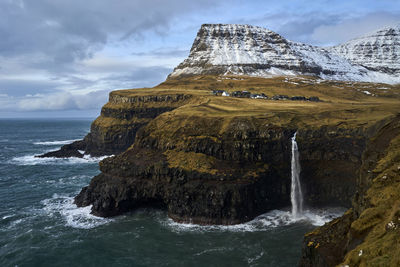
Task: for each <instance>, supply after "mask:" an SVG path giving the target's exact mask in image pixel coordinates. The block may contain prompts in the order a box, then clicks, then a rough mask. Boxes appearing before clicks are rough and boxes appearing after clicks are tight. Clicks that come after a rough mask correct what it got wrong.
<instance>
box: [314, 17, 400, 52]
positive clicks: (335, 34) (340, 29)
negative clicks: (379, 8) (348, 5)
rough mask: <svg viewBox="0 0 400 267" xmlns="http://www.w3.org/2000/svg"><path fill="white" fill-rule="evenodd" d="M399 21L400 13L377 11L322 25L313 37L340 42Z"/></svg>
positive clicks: (330, 42) (328, 41)
mask: <svg viewBox="0 0 400 267" xmlns="http://www.w3.org/2000/svg"><path fill="white" fill-rule="evenodd" d="M399 23H400V13H399V14H393V13H389V12H375V13H370V14H367V15H364V16H361V17H357V18H352V19H346V20H342V21H338V22H336V23H332V24H330V25H320V26H318V27H316V28H315V29H314V31H313V33H312V35H311V38H312V39H313V40H315V41H316V42H319V43H324V44H328V45H329V44H338V43H342V42H345V41H348V40H350V39H352V38H356V37H359V36H362V35H365V34H368V33H370V32H374V31H376V30H379V29H380V28H383V27H387V26H388V25H395V24H399Z"/></svg>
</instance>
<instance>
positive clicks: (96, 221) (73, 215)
mask: <svg viewBox="0 0 400 267" xmlns="http://www.w3.org/2000/svg"><path fill="white" fill-rule="evenodd" d="M41 203H42V204H43V205H44V208H43V210H44V211H45V212H46V213H47V214H48V216H50V217H54V216H61V217H62V219H63V220H64V221H65V223H66V225H67V226H70V227H73V228H79V229H91V228H94V227H97V226H100V225H103V224H107V223H109V222H111V221H113V220H112V219H106V218H101V217H97V216H94V215H92V214H90V211H91V208H92V206H87V207H83V208H78V207H77V206H76V205H75V204H74V198H73V197H70V196H66V195H59V194H54V195H53V197H52V198H49V199H45V200H42V202H41Z"/></svg>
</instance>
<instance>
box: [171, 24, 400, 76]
mask: <svg viewBox="0 0 400 267" xmlns="http://www.w3.org/2000/svg"><path fill="white" fill-rule="evenodd" d="M399 28H400V27H397V28H396V27H395V28H386V29H382V30H380V31H378V32H376V33H373V34H371V35H368V36H365V37H360V38H358V39H354V40H351V41H349V42H347V43H345V44H343V45H340V46H335V47H330V48H322V47H317V46H311V45H307V44H302V43H298V42H292V41H289V40H287V39H285V38H283V37H282V36H280V35H279V34H277V33H275V32H272V31H270V30H267V29H264V28H261V27H256V26H250V25H238V24H204V25H202V27H201V28H200V30H199V32H198V34H197V36H196V38H195V40H194V42H193V46H192V48H191V51H190V55H189V57H188V58H187V59H185V60H184V61H183V62H182V63H181V64H179V65H178V66H177V67H176V68H175V69H174V71H173V72H172V73H171V74H170V76H169V77H178V76H185V75H199V74H212V75H249V76H262V77H270V76H276V75H313V76H318V77H320V78H323V79H331V80H349V81H365V82H383V83H400V75H398V74H400V55H399V53H400V41H399V38H400V37H399V36H400V30H399Z"/></svg>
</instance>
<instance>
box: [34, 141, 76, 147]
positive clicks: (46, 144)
mask: <svg viewBox="0 0 400 267" xmlns="http://www.w3.org/2000/svg"><path fill="white" fill-rule="evenodd" d="M79 140H81V139H73V140H64V141H44V142H34V143H33V144H34V145H42V146H56V145H67V144H70V143H73V142H75V141H79Z"/></svg>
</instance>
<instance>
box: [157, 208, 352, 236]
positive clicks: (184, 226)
mask: <svg viewBox="0 0 400 267" xmlns="http://www.w3.org/2000/svg"><path fill="white" fill-rule="evenodd" d="M344 212H345V209H344V208H327V209H311V210H305V211H304V213H303V214H302V216H300V217H297V218H293V216H292V214H291V212H289V211H284V210H272V211H270V212H267V213H265V214H262V215H260V216H258V217H256V218H255V219H253V220H252V221H249V222H246V223H241V224H236V225H205V226H204V225H198V224H191V223H177V222H174V221H173V220H172V219H170V218H168V219H167V220H165V221H162V222H161V224H163V225H164V226H166V227H167V228H170V229H172V230H173V231H177V232H181V231H206V232H208V231H234V232H257V231H267V230H270V229H272V228H276V227H281V226H288V225H291V224H295V223H306V224H312V225H314V226H321V225H324V224H325V223H327V222H329V221H331V220H333V219H335V218H337V217H339V216H341V215H343V213H344Z"/></svg>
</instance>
